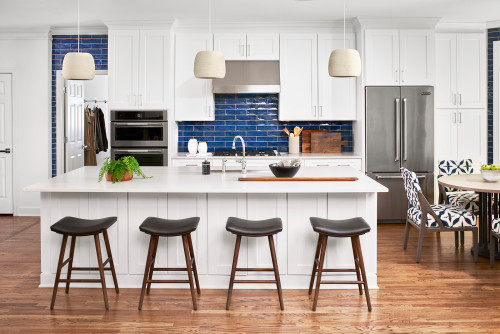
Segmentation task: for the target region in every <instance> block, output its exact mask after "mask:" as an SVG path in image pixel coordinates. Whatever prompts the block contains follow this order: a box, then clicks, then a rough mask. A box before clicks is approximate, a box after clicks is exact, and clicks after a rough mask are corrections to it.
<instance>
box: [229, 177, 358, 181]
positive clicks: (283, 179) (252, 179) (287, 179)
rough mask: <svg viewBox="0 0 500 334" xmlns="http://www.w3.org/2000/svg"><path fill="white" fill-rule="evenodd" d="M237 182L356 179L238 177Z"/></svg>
mask: <svg viewBox="0 0 500 334" xmlns="http://www.w3.org/2000/svg"><path fill="white" fill-rule="evenodd" d="M238 180H239V181H357V180H358V178H357V177H240V178H239V179H238Z"/></svg>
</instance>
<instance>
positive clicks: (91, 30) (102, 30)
mask: <svg viewBox="0 0 500 334" xmlns="http://www.w3.org/2000/svg"><path fill="white" fill-rule="evenodd" d="M77 30H78V29H77V28H76V27H52V28H50V33H51V34H52V35H76V34H77ZM107 34H108V27H106V26H105V25H102V26H88V27H80V35H107Z"/></svg>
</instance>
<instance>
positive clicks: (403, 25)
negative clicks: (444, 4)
mask: <svg viewBox="0 0 500 334" xmlns="http://www.w3.org/2000/svg"><path fill="white" fill-rule="evenodd" d="M354 20H355V22H354V24H355V25H356V26H357V25H359V26H360V27H362V28H363V29H434V28H435V27H436V24H437V23H438V22H439V21H440V20H441V18H439V17H421V18H414V17H385V18H382V17H356V18H355V19H354Z"/></svg>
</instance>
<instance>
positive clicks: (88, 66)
mask: <svg viewBox="0 0 500 334" xmlns="http://www.w3.org/2000/svg"><path fill="white" fill-rule="evenodd" d="M77 6H78V43H77V44H78V52H68V53H66V55H65V56H64V60H63V64H62V74H63V77H64V79H68V80H92V79H94V77H95V63H94V57H93V56H92V55H91V54H90V53H86V52H80V0H77Z"/></svg>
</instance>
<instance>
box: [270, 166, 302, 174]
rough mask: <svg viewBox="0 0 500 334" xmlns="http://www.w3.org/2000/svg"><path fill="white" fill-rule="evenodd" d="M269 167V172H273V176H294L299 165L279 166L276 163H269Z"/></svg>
mask: <svg viewBox="0 0 500 334" xmlns="http://www.w3.org/2000/svg"><path fill="white" fill-rule="evenodd" d="M269 168H270V169H271V172H273V174H274V176H276V177H294V176H295V174H297V172H298V171H299V169H300V166H298V167H293V166H288V167H280V166H278V164H270V165H269Z"/></svg>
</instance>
